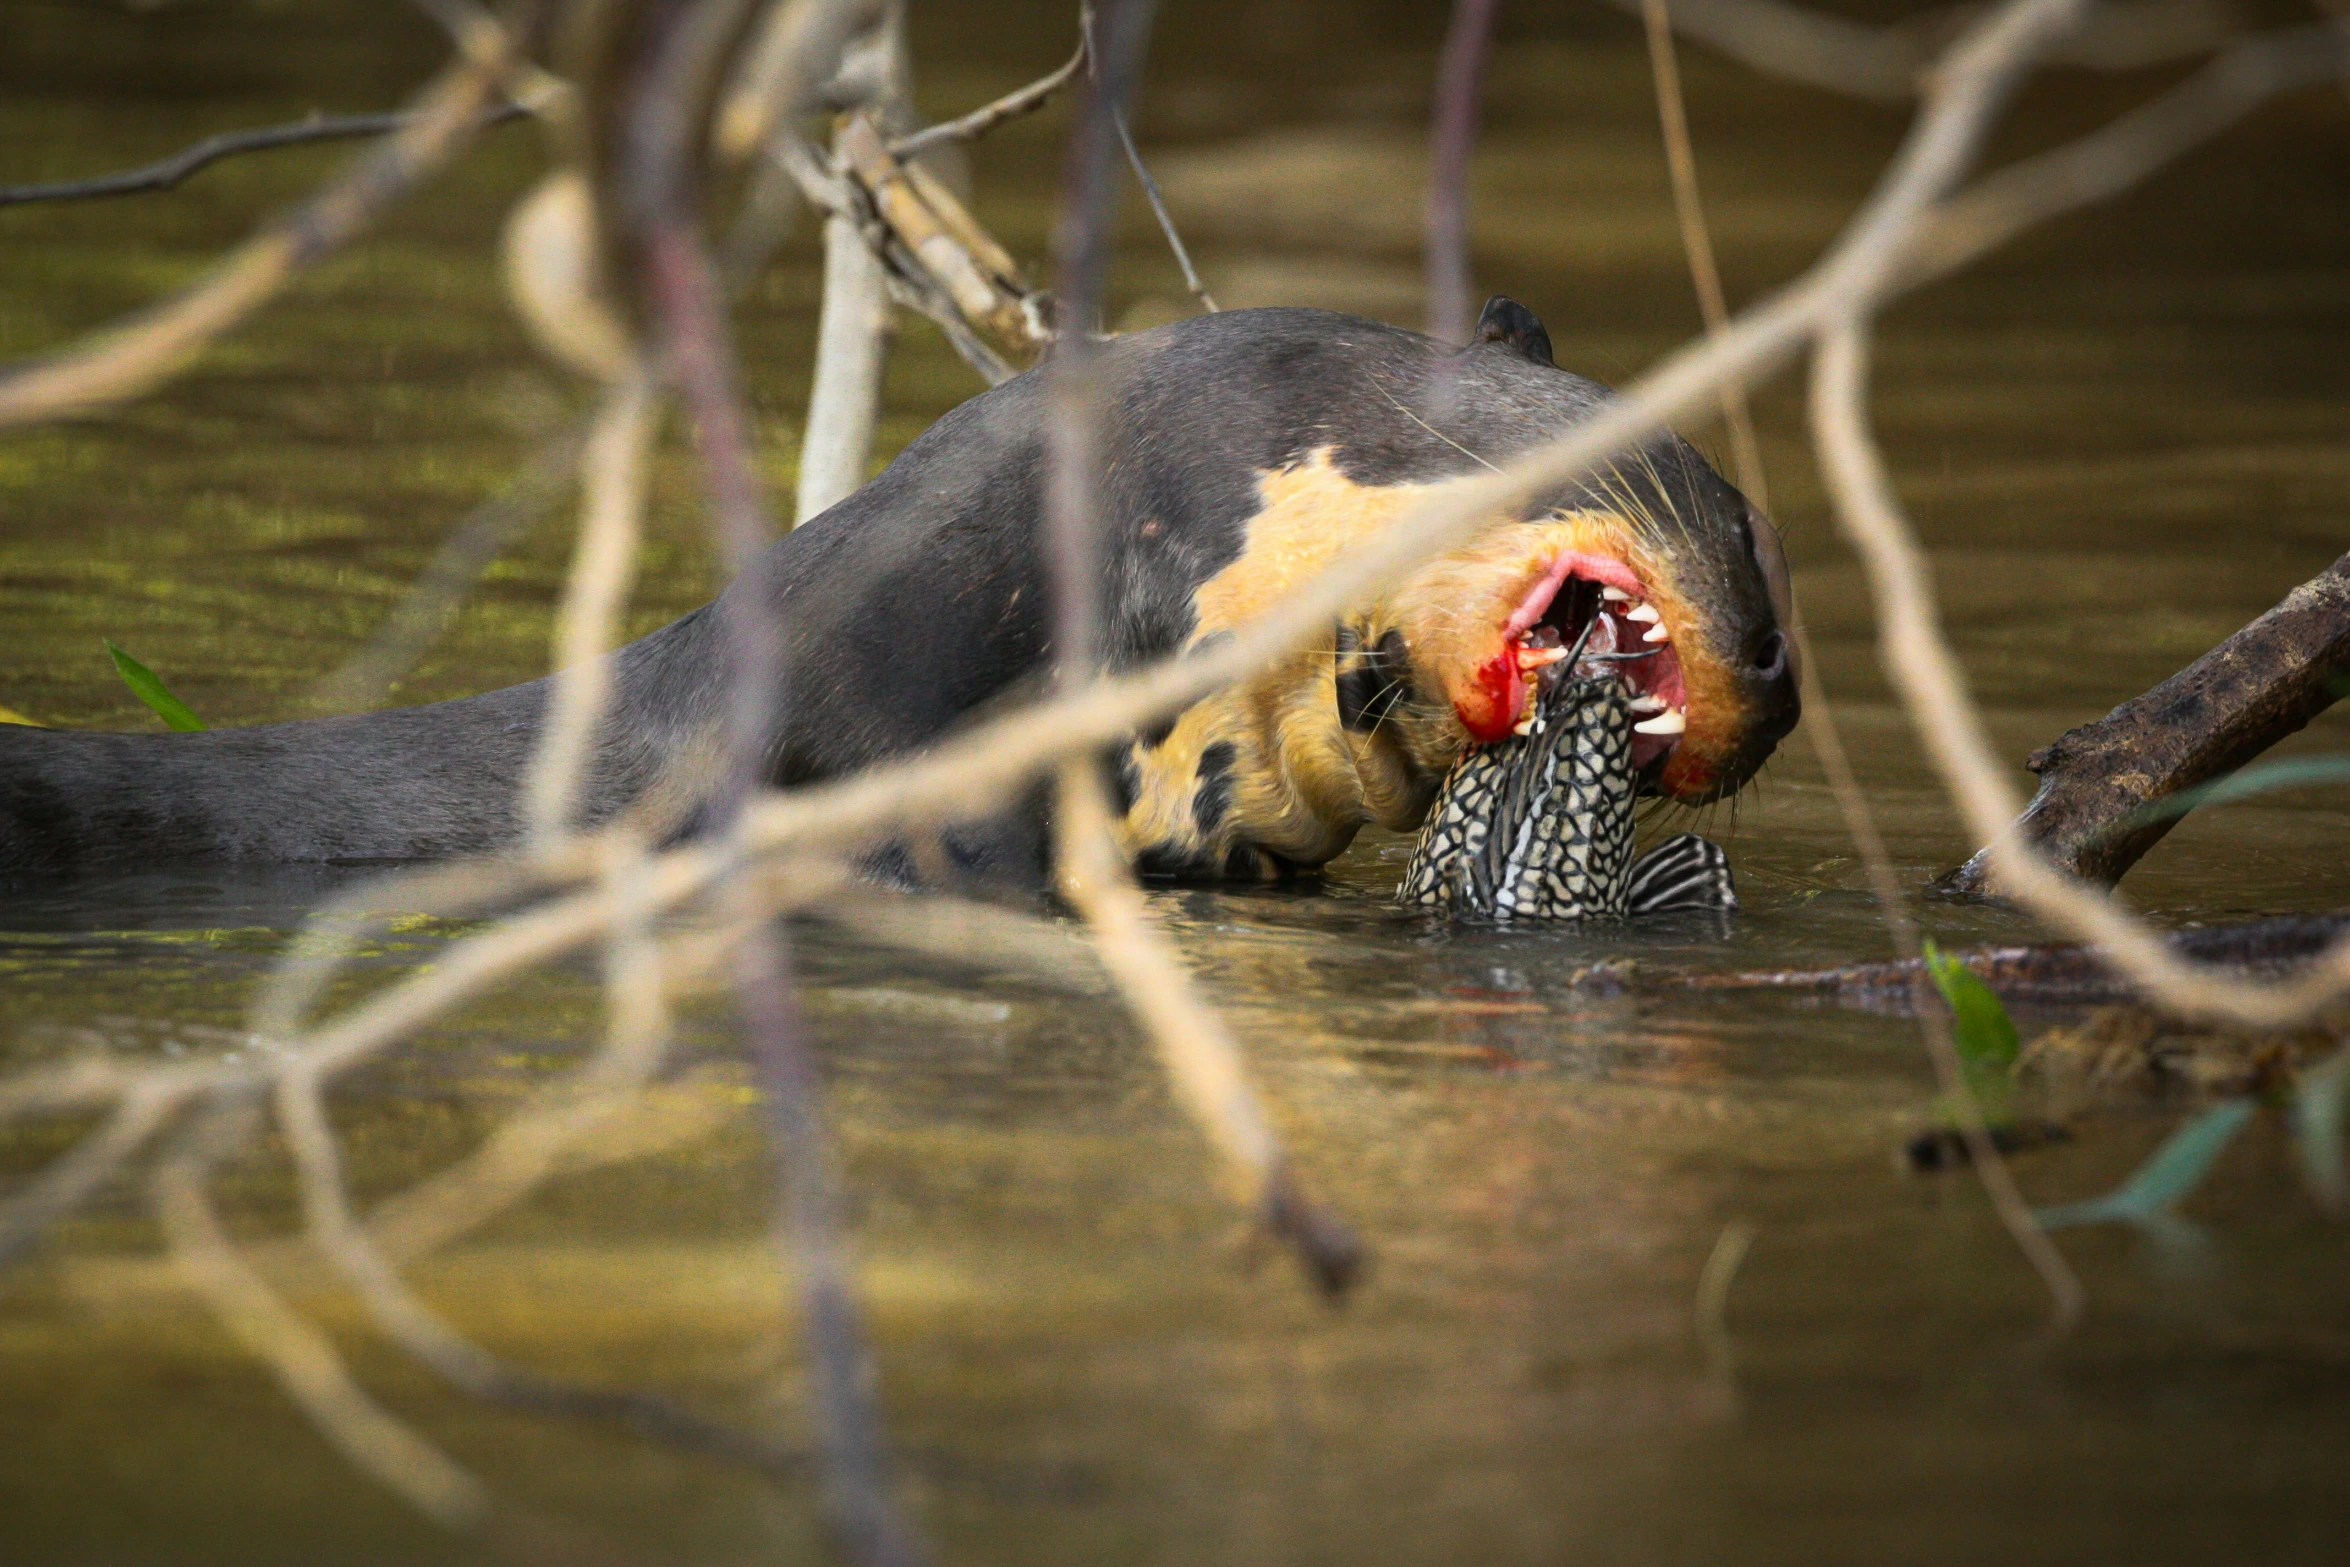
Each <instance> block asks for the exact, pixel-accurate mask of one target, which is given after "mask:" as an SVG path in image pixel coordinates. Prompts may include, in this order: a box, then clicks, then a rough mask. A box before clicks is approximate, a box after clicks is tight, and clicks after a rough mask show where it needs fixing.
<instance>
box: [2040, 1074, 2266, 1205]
mask: <svg viewBox="0 0 2350 1567" xmlns="http://www.w3.org/2000/svg"><path fill="white" fill-rule="evenodd" d="M2252 1111H2253V1103H2252V1101H2251V1100H2249V1099H2230V1100H2228V1101H2227V1102H2226V1103H2225V1104H2216V1105H2213V1106H2212V1107H2211V1108H2210V1109H2208V1110H2206V1111H2204V1112H2203V1113H2202V1114H2201V1115H2199V1116H2197V1117H2196V1118H2195V1119H2194V1120H2192V1121H2189V1122H2188V1123H2187V1124H2186V1125H2185V1126H2182V1127H2180V1128H2179V1129H2178V1130H2177V1131H2176V1132H2173V1133H2172V1134H2171V1135H2170V1139H2169V1140H2168V1141H2167V1142H2165V1143H2164V1144H2163V1145H2162V1146H2161V1147H2160V1148H2157V1149H2155V1150H2154V1152H2153V1153H2152V1154H2151V1155H2149V1156H2148V1157H2147V1160H2146V1162H2145V1163H2144V1164H2142V1165H2140V1166H2138V1168H2137V1169H2136V1170H2135V1171H2134V1172H2133V1173H2132V1174H2131V1176H2130V1178H2129V1179H2128V1180H2126V1181H2124V1182H2122V1183H2121V1185H2119V1186H2117V1187H2115V1188H2114V1189H2113V1190H2112V1191H2110V1192H2107V1193H2106V1194H2105V1195H2104V1196H2102V1197H2092V1198H2090V1199H2089V1200H2088V1201H2087V1202H2074V1203H2066V1204H2065V1205H2064V1206H2062V1207H2059V1208H2043V1209H2041V1210H2040V1211H2039V1213H2038V1215H2037V1217H2038V1219H2039V1220H2040V1227H2041V1228H2042V1229H2048V1230H2057V1229H2063V1228H2064V1227H2065V1226H2067V1225H2073V1224H2106V1223H2111V1222H2113V1221H2116V1220H2119V1221H2121V1222H2124V1223H2129V1224H2147V1223H2152V1222H2154V1221H2156V1220H2159V1219H2160V1218H2161V1217H2162V1216H2163V1215H2164V1214H2166V1213H2168V1212H2169V1210H2170V1207H2171V1205H2172V1204H2173V1203H2175V1202H2177V1201H2178V1200H2179V1199H2180V1198H2182V1197H2184V1196H2186V1195H2187V1194H2188V1193H2189V1192H2191V1191H2193V1190H2194V1189H2195V1188H2196V1187H2198V1186H2200V1185H2202V1184H2203V1178H2204V1177H2205V1176H2207V1175H2209V1174H2210V1173H2211V1167H2212V1165H2213V1164H2215V1163H2217V1162H2218V1160H2219V1156H2220V1153H2221V1151H2222V1150H2224V1149H2225V1148H2226V1147H2227V1146H2228V1144H2229V1143H2231V1142H2234V1141H2235V1140H2236V1134H2237V1133H2238V1132H2240V1131H2242V1130H2243V1129H2244V1123H2245V1122H2247V1121H2249V1120H2251V1119H2252Z"/></svg>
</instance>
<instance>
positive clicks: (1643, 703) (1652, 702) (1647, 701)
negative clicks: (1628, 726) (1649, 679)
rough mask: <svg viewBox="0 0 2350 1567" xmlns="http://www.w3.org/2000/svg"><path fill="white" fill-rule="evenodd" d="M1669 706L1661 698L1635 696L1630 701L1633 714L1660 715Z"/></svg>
mask: <svg viewBox="0 0 2350 1567" xmlns="http://www.w3.org/2000/svg"><path fill="white" fill-rule="evenodd" d="M1670 705H1671V704H1669V703H1668V702H1666V701H1665V699H1664V698H1663V697H1661V696H1636V697H1634V698H1633V699H1632V711H1633V712H1635V713H1644V714H1645V713H1661V712H1663V711H1664V710H1665V709H1666V708H1667V707H1668V706H1670Z"/></svg>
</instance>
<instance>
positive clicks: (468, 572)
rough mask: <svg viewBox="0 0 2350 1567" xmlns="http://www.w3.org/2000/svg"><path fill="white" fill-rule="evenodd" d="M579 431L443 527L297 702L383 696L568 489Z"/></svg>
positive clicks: (333, 707)
mask: <svg viewBox="0 0 2350 1567" xmlns="http://www.w3.org/2000/svg"><path fill="white" fill-rule="evenodd" d="M581 435H582V431H581V430H580V429H579V428H577V427H574V428H571V429H566V430H564V431H563V432H562V433H561V434H560V435H557V436H555V437H553V438H551V439H550V440H548V441H547V443H546V444H545V445H544V446H543V447H541V448H540V450H539V451H538V453H537V454H536V455H535V456H533V457H532V458H531V460H530V463H529V465H528V466H527V467H525V468H524V469H523V470H522V472H521V473H520V474H519V475H517V476H516V477H515V478H514V479H513V481H512V482H511V483H510V484H509V485H508V486H507V488H506V490H505V492H504V493H503V494H500V495H495V496H492V497H491V498H490V499H489V500H486V501H484V502H482V503H481V504H480V505H479V506H476V507H475V508H474V509H473V510H472V511H471V512H468V513H467V514H466V515H465V517H464V518H463V519H462V520H461V521H459V522H458V524H457V525H456V526H455V527H454V528H452V529H450V530H449V534H448V537H447V538H445V539H443V540H442V541H441V544H440V547H439V548H437V549H435V550H434V551H433V553H432V558H431V559H430V560H428V561H426V562H425V564H424V569H423V570H422V571H420V572H418V573H417V575H416V580H415V581H414V582H412V583H410V584H409V585H408V589H407V591H406V592H405V593H403V594H402V595H401V597H400V601H399V602H398V603H397V604H395V605H393V606H392V611H391V613H390V614H388V615H386V616H385V617H384V618H383V622H382V624H380V625H379V626H377V627H376V629H375V631H374V632H373V633H372V634H371V635H370V636H369V637H368V639H367V643H366V645H365V646H364V647H362V648H361V649H360V650H359V651H358V652H357V653H355V654H353V655H352V656H351V657H350V658H349V659H348V660H347V661H345V662H344V664H343V665H342V667H340V668H339V669H336V670H334V671H333V672H332V673H330V674H327V675H325V676H322V677H321V678H320V679H319V681H318V683H317V684H316V685H314V686H312V687H311V688H310V690H309V692H308V693H307V694H306V695H305V696H304V697H303V699H302V701H303V705H304V706H305V707H307V708H309V709H310V710H311V711H312V712H320V713H350V712H357V711H360V710H361V709H364V708H370V707H374V706H375V705H377V704H378V703H380V702H381V701H383V699H384V698H385V696H387V695H388V694H389V693H390V690H391V687H392V686H393V685H394V684H395V683H396V682H398V681H399V680H400V679H401V678H402V677H403V676H405V675H406V674H407V673H408V672H409V671H410V670H411V669H413V668H415V667H416V661H417V660H418V659H419V658H421V657H422V656H423V655H424V651H425V649H427V648H428V647H430V646H431V645H432V643H433V642H434V640H435V639H436V638H438V637H439V636H440V635H441V633H442V632H444V631H446V630H447V629H448V627H449V624H450V622H451V621H452V620H453V619H454V618H455V617H456V614H457V609H458V606H459V605H460V604H462V603H463V602H464V599H465V596H466V595H467V594H468V593H470V592H472V591H473V587H474V584H476V583H477V582H479V581H480V580H481V574H482V573H483V572H484V571H486V570H488V569H489V566H490V563H491V562H492V561H494V560H496V559H497V558H498V557H499V555H501V554H503V553H504V552H505V550H506V547H507V546H508V545H510V544H512V543H513V542H514V541H515V540H516V539H517V538H519V537H520V536H521V535H522V533H523V531H524V530H525V529H527V528H528V527H529V526H530V525H531V524H532V523H534V522H536V521H537V520H538V519H539V518H540V517H541V516H542V515H544V514H545V512H546V511H547V509H548V508H549V507H551V506H553V505H554V504H555V501H556V500H557V498H558V497H559V496H560V495H561V494H562V493H563V492H564V491H565V490H567V489H569V488H570V486H571V483H572V478H573V470H574V469H576V468H577V467H578V464H579V455H580V449H581V444H582V441H581Z"/></svg>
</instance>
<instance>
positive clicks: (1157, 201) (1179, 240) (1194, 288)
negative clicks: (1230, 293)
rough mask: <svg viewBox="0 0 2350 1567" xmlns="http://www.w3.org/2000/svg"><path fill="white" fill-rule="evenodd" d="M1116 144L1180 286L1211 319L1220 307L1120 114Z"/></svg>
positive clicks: (1122, 114)
mask: <svg viewBox="0 0 2350 1567" xmlns="http://www.w3.org/2000/svg"><path fill="white" fill-rule="evenodd" d="M1118 140H1119V142H1120V144H1122V145H1123V146H1124V147H1125V149H1126V163H1127V166H1128V167H1129V168H1131V169H1133V170H1134V177H1135V178H1136V179H1137V180H1139V181H1141V183H1142V194H1143V196H1144V198H1145V199H1146V200H1148V201H1149V202H1150V204H1151V216H1152V217H1155V218H1157V219H1158V220H1159V232H1160V233H1161V234H1164V235H1165V236H1166V237H1167V248H1168V249H1169V250H1172V251H1173V252H1175V264H1176V265H1177V266H1179V267H1181V268H1182V269H1183V286H1184V287H1185V288H1188V289H1190V290H1191V292H1192V296H1193V297H1194V298H1196V299H1197V300H1198V301H1199V302H1200V303H1201V304H1202V305H1204V306H1206V307H1207V310H1208V313H1209V314H1210V315H1213V314H1215V313H1216V311H1218V310H1219V309H1221V308H1222V307H1221V306H1219V305H1218V304H1217V303H1216V296H1215V295H1213V294H1211V293H1209V292H1208V285H1207V284H1205V283H1202V282H1201V281H1200V279H1199V269H1198V268H1197V267H1195V266H1193V265H1192V264H1191V252H1190V251H1189V250H1188V249H1186V248H1185V247H1184V244H1183V236H1182V235H1181V234H1180V233H1178V232H1176V228H1175V215H1174V214H1173V213H1171V212H1169V211H1168V210H1167V198H1166V196H1165V194H1164V193H1163V192H1161V191H1160V189H1159V182H1158V179H1157V178H1156V176H1154V175H1153V174H1152V173H1151V171H1150V169H1149V167H1148V166H1147V165H1146V164H1144V162H1143V161H1142V149H1141V148H1140V147H1137V146H1135V145H1134V132H1133V131H1131V130H1129V129H1128V128H1127V125H1126V116H1125V114H1124V112H1123V111H1121V112H1120V114H1119V115H1118Z"/></svg>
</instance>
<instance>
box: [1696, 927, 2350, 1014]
mask: <svg viewBox="0 0 2350 1567" xmlns="http://www.w3.org/2000/svg"><path fill="white" fill-rule="evenodd" d="M2345 930H2350V914H2280V915H2273V916H2271V917H2269V918H2267V919H2257V920H2244V921H2241V922H2238V923H2235V924H2229V925H2201V926H2191V927H2189V928H2187V929H2185V930H2178V931H2173V932H2171V933H2170V935H2169V936H2168V938H2167V940H2168V941H2169V943H2170V948H2171V951H2172V952H2173V953H2175V954H2176V955H2177V956H2179V957H2180V958H2183V959H2185V960H2187V961H2190V962H2194V963H2201V964H2209V965H2213V966H2216V967H2221V968H2226V969H2228V970H2231V971H2232V972H2234V973H2236V974H2238V975H2241V976H2243V977H2244V978H2247V979H2281V978H2283V977H2284V976H2286V975H2289V974H2291V973H2293V972H2295V971H2296V970H2298V969H2299V968H2300V967H2301V965H2302V964H2304V963H2307V962H2308V961H2309V960H2310V959H2311V958H2313V957H2315V956H2317V955H2318V954H2319V953H2320V952H2323V951H2324V950H2325V949H2326V948H2327V947H2329V946H2331V945H2332V944H2333V943H2334V941H2335V940H2336V939H2337V938H2339V937H2340V936H2341V934H2342V933H2343V932H2344V931H2345ZM1951 956H1953V957H1955V958H1957V959H1958V961H1959V962H1961V963H1963V964H1965V965H1966V966H1967V967H1968V968H1970V969H1972V970H1974V972H1975V975H1976V977H1977V978H1979V979H1980V980H1982V981H1983V983H1984V984H1986V985H1988V986H1990V987H1991V989H1993V990H1994V991H1996V992H1998V994H1999V996H2000V998H2001V999H2002V1000H2004V1001H2008V1002H2012V1003H2017V1004H2022V1005H2038V1006H2100V1005H2105V1004H2109V1003H2113V1002H2121V1001H2132V1000H2136V999H2138V993H2137V990H2136V988H2135V987H2134V986H2132V985H2131V984H2130V982H2129V980H2128V979H2127V978H2126V977H2124V976H2123V975H2122V974H2121V973H2120V972H2118V971H2117V970H2115V969H2114V968H2113V967H2112V966H2111V965H2109V964H2108V963H2106V961H2105V960H2104V959H2103V958H2101V957H2099V956H2098V955H2097V949H2096V948H2094V947H2089V946H2083V945H2081V944H2079V943H2075V942H2065V943H2060V944H2051V945H2044V946H2031V947H1981V948H1977V949H1976V950H1974V951H1972V952H1955V953H1952V954H1951ZM1670 982H1671V983H1672V984H1673V985H1674V986H1675V988H1678V989H1685V990H1796V991H1810V992H1812V993H1814V994H1817V995H1821V996H1829V997H1833V998H1834V999H1836V1000H1837V1001H1840V1002H1843V1003H1845V1004H1847V1005H1851V1006H1860V1007H1875V1008H1885V1009H1888V1010H1893V1011H1906V1010H1907V1009H1908V1008H1910V1007H1911V1006H1913V1005H1915V1004H1916V1002H1917V1000H1918V998H1919V997H1921V996H1930V995H1932V994H1933V993H1934V985H1933V981H1932V978H1931V977H1930V976H1929V975H1928V974H1927V972H1926V967H1925V965H1924V964H1923V963H1921V962H1919V961H1918V960H1917V959H1915V958H1911V959H1909V960H1908V961H1906V962H1895V963H1854V964H1848V965H1846V966H1845V967H1842V968H1828V969H1769V970H1761V971H1748V972H1744V973H1735V974H1685V975H1675V976H1672V978H1671V981H1670Z"/></svg>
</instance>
